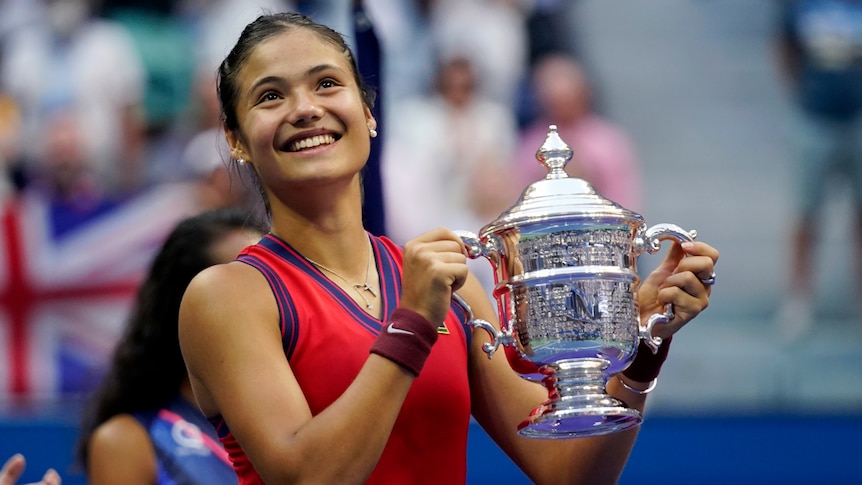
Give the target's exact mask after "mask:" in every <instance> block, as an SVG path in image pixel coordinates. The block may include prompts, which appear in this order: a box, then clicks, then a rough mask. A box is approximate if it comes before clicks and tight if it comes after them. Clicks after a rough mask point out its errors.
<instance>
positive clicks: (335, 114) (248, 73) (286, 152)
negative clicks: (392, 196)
mask: <svg viewBox="0 0 862 485" xmlns="http://www.w3.org/2000/svg"><path fill="white" fill-rule="evenodd" d="M238 86H239V96H238V100H237V110H236V112H237V119H238V121H239V130H238V132H228V133H227V137H228V142H229V143H230V145H231V148H232V155H233V156H234V157H235V158H239V157H242V158H243V159H245V160H246V161H248V162H249V163H251V164H253V166H254V167H255V170H256V171H257V173H258V175H259V176H260V177H261V180H262V181H263V184H264V186H265V187H266V188H267V190H268V191H269V192H270V193H272V192H273V191H275V192H276V193H277V192H278V191H279V189H280V188H281V187H290V186H293V187H296V186H297V184H309V183H311V184H315V185H316V184H321V183H325V182H332V181H333V180H334V179H339V178H348V179H352V178H353V177H355V176H356V174H357V173H358V172H359V171H360V170H361V168H362V167H363V166H364V165H365V162H366V160H367V158H368V154H369V150H370V142H369V139H370V138H369V133H368V130H369V128H376V126H377V125H376V121H375V120H374V118H373V117H372V115H371V111H370V109H369V108H368V107H367V106H366V105H365V103H364V102H363V98H362V94H361V92H360V89H359V86H358V85H357V82H356V80H355V78H354V76H353V71H352V69H351V65H350V61H349V59H348V58H347V56H346V54H345V53H343V52H341V51H340V50H338V49H337V48H336V47H335V46H334V45H332V44H330V43H327V42H325V41H323V40H322V39H321V38H320V37H318V36H317V35H316V34H315V33H313V32H311V31H308V30H305V29H294V30H291V31H287V32H284V33H281V34H278V35H276V36H274V37H272V38H270V39H267V40H266V41H264V42H262V43H261V44H260V45H258V46H257V47H256V48H255V49H254V51H253V52H252V54H251V56H250V57H249V58H248V61H247V62H246V64H245V66H243V68H242V69H241V70H240V72H239V76H238Z"/></svg>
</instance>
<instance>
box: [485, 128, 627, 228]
mask: <svg viewBox="0 0 862 485" xmlns="http://www.w3.org/2000/svg"><path fill="white" fill-rule="evenodd" d="M572 155H573V152H572V149H571V148H570V147H569V146H568V145H567V144H566V143H565V142H564V141H563V140H562V138H560V135H559V133H558V132H557V126H556V125H550V127H549V131H548V135H547V136H546V137H545V142H544V143H543V144H542V146H541V147H540V148H539V150H538V151H537V152H536V159H537V160H538V161H539V163H541V164H542V165H544V166H545V167H546V168H547V169H548V174H547V175H546V176H545V178H544V179H541V180H538V181H536V182H533V183H532V184H530V185H529V186H528V187H527V188H526V189H525V190H524V192H523V193H522V194H521V197H520V198H519V199H518V201H517V202H516V203H515V205H514V206H512V207H511V208H510V209H509V210H507V211H506V212H503V213H502V214H501V215H500V216H499V217H498V218H497V220H495V221H494V222H491V223H489V224H487V225H486V226H485V227H484V228H482V230H481V233H482V234H488V233H497V232H499V231H501V230H504V229H507V228H511V227H521V226H523V225H524V224H530V223H537V222H553V221H556V220H561V221H582V222H583V220H586V221H592V220H595V221H596V222H597V223H598V221H608V220H621V221H629V222H633V223H642V222H643V218H642V217H641V215H640V214H637V213H635V212H632V211H630V210H628V209H625V208H623V207H622V206H620V205H619V204H617V203H616V202H613V201H611V200H609V199H606V198H604V197H602V196H601V195H599V194H598V192H596V190H595V188H593V186H592V185H590V184H589V183H588V182H587V181H586V180H583V179H580V178H576V177H569V175H568V174H567V173H566V171H565V167H566V165H567V164H568V163H569V160H571V159H572Z"/></svg>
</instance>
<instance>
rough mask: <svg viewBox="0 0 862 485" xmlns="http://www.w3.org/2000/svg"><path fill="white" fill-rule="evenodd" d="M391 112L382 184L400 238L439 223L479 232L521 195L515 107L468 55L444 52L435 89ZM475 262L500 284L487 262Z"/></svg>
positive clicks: (393, 232) (487, 280) (390, 223)
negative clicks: (484, 83) (495, 94)
mask: <svg viewBox="0 0 862 485" xmlns="http://www.w3.org/2000/svg"><path fill="white" fill-rule="evenodd" d="M392 119H393V120H397V123H394V124H392V125H390V126H389V127H388V132H389V139H388V140H387V146H386V157H385V162H384V164H383V168H384V176H385V178H384V184H383V186H384V188H385V191H386V200H387V215H388V220H387V227H389V228H390V229H389V236H390V237H391V238H392V239H393V240H395V241H396V242H399V243H402V244H403V243H405V242H406V241H408V240H410V239H412V238H413V237H415V236H417V235H418V234H421V233H422V232H425V231H427V230H429V229H432V228H434V227H437V226H444V227H450V228H453V229H463V230H469V231H474V232H476V231H478V230H479V229H480V228H481V227H482V226H484V225H485V224H486V223H488V222H491V221H492V220H494V219H496V218H497V216H499V215H500V213H501V212H502V211H503V210H505V209H506V208H507V207H509V206H511V205H512V204H513V203H514V202H515V200H516V199H517V195H518V192H517V191H516V190H515V188H514V187H513V185H512V183H511V181H510V172H511V157H512V153H513V150H514V148H515V141H516V137H517V125H516V123H515V117H514V113H513V112H512V110H511V109H510V108H509V107H508V106H506V105H502V104H500V103H497V102H494V101H492V100H490V99H488V98H487V97H485V96H483V95H482V92H481V89H480V86H479V79H478V78H477V76H476V73H475V70H474V63H473V62H472V61H471V60H470V59H469V58H468V57H466V56H455V57H451V58H449V57H447V58H442V59H441V60H440V61H439V63H438V65H437V73H436V86H435V90H434V92H433V93H431V94H430V95H428V96H426V97H416V98H414V99H411V100H407V101H405V102H403V103H401V104H400V105H398V106H396V107H394V108H393V114H392ZM430 201H434V202H433V203H429V202H430ZM469 264H470V266H471V270H473V271H474V272H476V273H477V274H479V275H481V276H482V280H483V283H484V284H485V287H486V288H489V289H491V288H493V279H492V276H491V273H490V266H489V265H488V264H487V261H480V260H475V261H474V260H471V261H470V262H469Z"/></svg>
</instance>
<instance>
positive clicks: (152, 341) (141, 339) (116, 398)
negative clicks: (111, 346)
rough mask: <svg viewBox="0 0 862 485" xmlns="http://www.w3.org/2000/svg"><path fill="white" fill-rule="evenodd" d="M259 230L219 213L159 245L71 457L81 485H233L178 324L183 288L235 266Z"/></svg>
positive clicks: (230, 212) (180, 228)
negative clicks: (195, 387) (197, 394)
mask: <svg viewBox="0 0 862 485" xmlns="http://www.w3.org/2000/svg"><path fill="white" fill-rule="evenodd" d="M265 230H266V229H265V227H261V226H260V225H259V224H256V223H255V222H254V220H253V219H252V218H251V217H250V216H249V215H248V214H246V213H245V212H243V211H240V210H237V209H218V210H212V211H209V212H204V213H202V214H199V215H197V216H194V217H190V218H188V219H186V220H184V221H182V222H181V223H180V224H178V225H177V227H176V228H175V229H174V230H173V231H172V232H171V234H170V235H169V236H168V238H167V239H166V240H165V242H164V243H163V245H162V247H161V248H160V250H159V252H158V254H156V256H155V259H154V260H153V263H152V266H151V267H150V271H149V274H148V275H147V278H146V279H145V280H144V282H143V284H142V285H141V288H140V290H139V292H138V298H137V300H136V303H135V307H134V309H133V313H132V317H131V320H130V322H129V325H128V326H127V328H126V331H125V333H124V335H123V337H122V338H121V340H120V342H119V343H118V345H117V348H116V350H115V351H114V355H113V358H112V361H111V366H110V368H109V369H108V373H107V376H106V377H105V380H104V382H103V383H102V385H101V387H100V388H99V389H98V390H96V392H95V393H94V395H93V397H92V398H91V399H92V400H91V404H90V407H89V409H88V412H86V413H85V414H84V420H83V423H82V426H81V436H80V440H79V448H78V455H79V461H80V462H81V465H83V467H84V470H85V471H86V474H87V478H88V483H90V484H91V485H100V484H106V485H107V484H116V483H123V484H129V485H134V484H140V485H171V484H179V483H182V484H188V485H194V484H200V485H205V484H206V485H219V484H235V483H236V475H235V474H234V473H233V470H232V467H231V465H230V463H229V461H228V459H227V456H226V454H225V453H224V450H223V448H222V446H221V444H220V443H219V442H218V438H217V437H216V436H215V433H214V430H213V429H212V426H210V424H209V423H208V422H207V420H206V419H205V418H204V416H203V415H201V413H200V410H199V409H197V406H196V405H195V401H194V395H193V393H192V389H191V386H190V384H189V379H188V375H187V373H186V368H185V364H184V363H183V358H182V354H181V353H180V346H179V341H178V340H177V318H178V316H179V307H180V301H181V300H182V297H183V293H184V292H185V289H186V286H188V284H189V281H191V279H192V278H193V277H194V276H195V275H196V274H197V273H198V272H200V271H201V270H203V269H204V268H207V267H209V266H212V265H215V264H220V263H226V262H229V261H232V260H233V259H235V258H236V256H237V254H238V253H239V251H240V250H241V249H242V248H244V247H246V246H248V245H251V244H254V243H255V242H257V241H258V240H260V238H261V237H262V235H263V233H264V232H265Z"/></svg>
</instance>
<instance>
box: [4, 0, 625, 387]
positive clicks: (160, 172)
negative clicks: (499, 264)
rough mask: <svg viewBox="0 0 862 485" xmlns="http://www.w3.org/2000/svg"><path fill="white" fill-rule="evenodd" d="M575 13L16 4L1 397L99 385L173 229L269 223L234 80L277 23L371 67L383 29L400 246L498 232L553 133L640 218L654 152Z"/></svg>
mask: <svg viewBox="0 0 862 485" xmlns="http://www.w3.org/2000/svg"><path fill="white" fill-rule="evenodd" d="M571 4H572V2H568V1H565V0H412V1H410V0H366V1H364V2H363V1H359V0H295V1H288V0H254V1H247V0H147V1H143V0H2V2H0V169H2V171H0V213H2V221H3V224H2V226H0V237H2V239H0V259H2V260H3V263H2V264H0V268H3V269H0V347H5V348H6V349H9V351H8V352H7V351H5V350H3V351H0V355H3V356H4V357H3V358H2V359H0V397H2V396H13V397H16V396H18V397H21V396H23V397H28V396H36V397H38V396H57V395H65V394H68V393H79V392H83V391H87V390H89V389H91V388H92V387H93V385H94V383H95V382H97V380H98V376H99V371H100V370H101V369H102V366H103V365H104V359H105V358H106V357H107V355H108V354H109V352H110V350H111V347H112V346H113V344H114V343H115V341H116V338H117V336H118V332H119V331H120V329H121V328H122V325H123V323H124V321H125V320H126V318H127V315H126V313H127V310H128V306H129V303H130V301H131V297H132V295H133V292H134V288H135V286H136V284H137V283H138V282H140V280H141V277H142V276H143V271H144V269H145V268H146V265H147V264H148V263H149V259H150V258H151V257H152V254H153V252H154V251H155V249H156V248H157V246H158V244H159V243H161V241H162V240H163V239H164V237H165V236H166V235H167V234H168V233H169V231H170V229H171V228H172V227H173V225H174V224H175V223H176V222H177V221H179V220H180V219H181V218H183V217H185V216H187V215H190V214H194V213H199V212H201V211H203V210H205V209H209V208H215V207H224V206H234V205H237V206H243V207H246V208H251V209H253V210H258V209H260V208H261V204H262V203H261V201H260V197H259V195H258V194H257V193H256V189H254V188H253V187H250V186H249V184H248V183H247V181H243V180H242V179H240V178H238V176H236V175H237V174H235V173H232V166H231V164H230V162H231V161H230V157H229V154H228V153H227V150H226V144H225V142H224V140H223V133H222V129H221V124H220V118H219V114H220V108H219V106H218V101H217V99H216V96H215V71H216V69H217V67H218V64H219V63H220V62H221V59H222V58H223V57H224V56H225V55H226V54H227V52H228V50H229V49H230V48H231V46H232V45H233V43H234V41H235V40H236V38H237V37H238V35H239V33H240V31H241V29H242V28H243V27H244V25H246V24H247V23H248V22H250V21H251V20H253V19H254V18H256V16H257V15H258V14H260V13H261V12H262V11H265V10H267V11H281V10H294V11H299V12H301V13H304V14H306V15H309V16H310V17H312V18H314V19H315V20H318V21H321V22H324V23H326V24H328V25H330V26H332V27H333V28H334V29H335V30H337V31H339V32H341V33H342V34H343V35H345V37H346V39H347V40H348V43H349V44H351V45H352V47H353V48H354V50H358V58H359V59H358V60H359V62H360V64H361V65H362V64H363V61H366V62H367V61H369V59H367V58H363V56H369V55H372V54H368V53H367V51H365V50H363V48H361V46H357V42H358V41H359V40H361V39H363V38H364V37H362V36H361V35H360V32H367V31H368V27H369V26H368V25H367V23H368V21H370V24H371V27H372V29H371V32H373V34H374V35H375V36H376V39H375V40H376V41H377V42H379V47H380V48H379V55H380V59H375V60H374V61H377V62H376V63H374V62H373V63H371V65H377V66H379V72H376V73H374V74H375V75H377V76H378V77H372V78H371V84H372V85H373V86H374V87H375V88H376V89H377V90H378V92H379V109H381V110H382V111H381V112H380V113H379V115H378V116H379V120H380V126H379V128H378V130H379V131H380V132H381V135H382V136H381V139H380V140H378V141H381V143H382V144H383V145H382V151H381V158H380V161H379V163H380V178H381V186H382V194H381V197H382V199H383V201H382V205H383V206H384V207H385V208H386V211H385V215H384V214H382V213H381V214H380V217H381V218H383V219H384V220H383V221H382V222H383V224H382V226H385V231H384V232H385V233H386V235H387V236H389V237H391V238H392V239H394V240H395V241H396V242H399V243H403V242H405V241H406V240H408V239H409V238H411V237H413V236H415V235H417V234H419V233H420V232H423V231H425V230H427V229H430V228H432V227H435V226H439V225H442V226H447V227H450V228H452V229H465V230H470V231H478V230H479V229H480V228H481V227H482V226H483V225H484V224H485V223H488V222H491V221H492V220H493V219H494V218H496V217H497V216H498V215H499V214H500V213H501V212H502V211H504V210H506V209H507V208H508V207H510V206H511V205H512V204H513V203H514V202H515V201H516V200H517V197H518V196H519V195H520V193H521V192H522V190H523V189H524V188H525V187H526V186H527V185H528V184H530V183H532V182H533V181H535V180H538V179H539V178H541V177H542V176H543V174H544V169H543V167H541V166H540V165H539V164H538V163H537V161H536V159H535V152H536V150H537V149H538V148H539V146H540V145H541V142H542V140H543V139H544V136H545V134H546V133H547V130H548V126H549V125H550V124H556V125H558V127H559V129H560V133H561V135H562V136H563V139H564V140H565V141H566V142H567V143H569V144H570V145H571V146H572V148H573V149H574V153H575V155H574V158H573V160H572V161H571V162H570V164H569V166H568V167H567V169H568V171H569V173H570V174H571V175H572V176H577V177H581V178H584V179H586V180H588V181H589V182H591V183H592V184H593V185H594V186H595V187H596V189H597V190H598V191H599V193H600V194H603V195H605V196H606V197H608V198H610V199H612V200H614V201H617V202H618V203H620V204H621V205H623V206H625V207H627V208H629V209H632V210H638V209H639V208H640V207H639V205H640V200H639V198H640V187H639V184H640V180H639V168H638V162H637V157H636V153H635V152H636V150H635V148H634V147H633V146H631V142H630V140H629V139H628V137H627V135H626V133H625V132H624V131H623V130H622V129H621V128H620V127H618V126H616V125H614V124H613V123H612V122H611V121H609V120H607V119H604V118H603V117H602V116H601V115H600V114H599V113H598V112H597V110H596V109H595V103H594V102H593V99H592V92H593V89H592V82H591V80H590V73H589V72H588V71H587V70H586V69H585V68H584V66H583V64H582V62H581V59H580V57H579V52H578V49H577V47H578V46H577V35H576V34H577V29H576V26H575V25H574V22H573V17H574V16H573V15H572V12H571V11H570V9H571ZM360 14H361V15H360ZM364 74H366V75H367V73H364ZM481 266H482V267H484V266H485V265H484V264H483V265H481ZM477 268H479V266H477ZM478 271H480V272H481V271H482V270H481V268H480V269H478ZM484 277H485V278H486V283H487V284H489V285H490V284H492V281H491V280H490V275H485V276H484Z"/></svg>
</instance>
